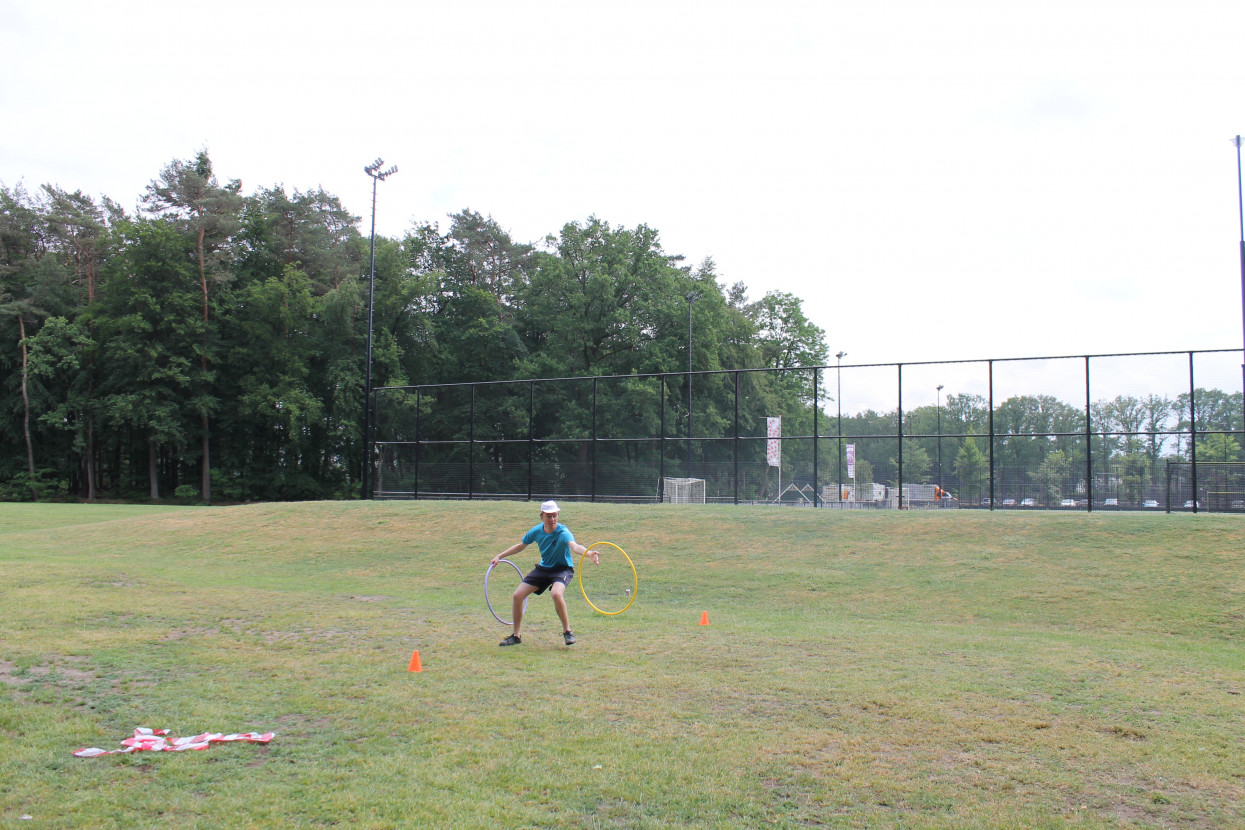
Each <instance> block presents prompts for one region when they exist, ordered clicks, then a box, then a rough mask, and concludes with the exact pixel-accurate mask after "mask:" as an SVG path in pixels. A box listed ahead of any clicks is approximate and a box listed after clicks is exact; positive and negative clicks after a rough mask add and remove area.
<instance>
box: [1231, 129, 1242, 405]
mask: <svg viewBox="0 0 1245 830" xmlns="http://www.w3.org/2000/svg"><path fill="white" fill-rule="evenodd" d="M1232 143H1233V144H1235V145H1236V215H1237V218H1238V219H1239V221H1240V223H1241V389H1242V390H1245V199H1242V197H1241V137H1240V136H1239V135H1238V136H1237V137H1236V138H1234V139H1232ZM1241 417H1242V419H1245V406H1242V408H1241ZM1241 428H1242V429H1245V420H1243V421H1242V426H1241Z"/></svg>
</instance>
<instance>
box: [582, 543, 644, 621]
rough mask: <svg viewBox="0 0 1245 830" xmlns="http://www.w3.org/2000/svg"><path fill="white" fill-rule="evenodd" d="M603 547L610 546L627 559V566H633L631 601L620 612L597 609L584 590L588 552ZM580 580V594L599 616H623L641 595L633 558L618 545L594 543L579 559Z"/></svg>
mask: <svg viewBox="0 0 1245 830" xmlns="http://www.w3.org/2000/svg"><path fill="white" fill-rule="evenodd" d="M602 545H609V546H610V547H611V548H613V549H614V550H616V551H618V552H619V553H621V554H622V555H623V559H626V560H627V564H628V565H630V566H631V599H630V600H628V602H627V604H626V605H624V606H623V607H622V608H621V609H620V610H618V611H602V610H601V609H600V608H597V606H596V605H595V604H593V602H592V600H590V599H588V592H587V591H586V590H584V559H586V558H587V556H588V551H590V550H592V549H593V548H595V547H600V546H602ZM578 579H579V592H580V593H581V594H583V595H584V601H585V602H587V603H588V604H589V605H591V606H592V610H593V611H596V612H597V613H598V614H604V615H605V616H607V617H616V616H618V615H619V614H621V613H622V612H623V611H626V610H627V609H628V608H630V607H631V603H633V602H635V595H636V594H638V593H640V577H639V575H638V574H636V572H635V563H634V562H632V561H631V557H630V556H628V555H627V552H626V551H625V550H623V549H622V548H620V547H618V545H616V544H614V543H613V542H593V543H592V544H591V545H589V546H588V549H587V550H585V551H584V552H583V554H582V555H581V556H580V557H579V575H578Z"/></svg>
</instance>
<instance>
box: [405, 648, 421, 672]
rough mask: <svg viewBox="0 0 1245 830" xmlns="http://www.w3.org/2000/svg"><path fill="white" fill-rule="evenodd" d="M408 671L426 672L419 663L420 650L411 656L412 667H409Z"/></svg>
mask: <svg viewBox="0 0 1245 830" xmlns="http://www.w3.org/2000/svg"><path fill="white" fill-rule="evenodd" d="M406 670H407V671H423V670H424V667H423V665H422V664H421V663H420V662H419V649H416V650H415V653H414V654H412V655H411V665H409V666H407V667H406Z"/></svg>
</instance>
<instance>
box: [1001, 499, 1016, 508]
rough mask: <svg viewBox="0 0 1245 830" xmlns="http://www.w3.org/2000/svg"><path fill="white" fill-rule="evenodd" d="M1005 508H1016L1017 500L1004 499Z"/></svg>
mask: <svg viewBox="0 0 1245 830" xmlns="http://www.w3.org/2000/svg"><path fill="white" fill-rule="evenodd" d="M1003 506H1004V507H1015V506H1016V500H1015V499H1003Z"/></svg>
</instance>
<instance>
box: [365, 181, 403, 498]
mask: <svg viewBox="0 0 1245 830" xmlns="http://www.w3.org/2000/svg"><path fill="white" fill-rule="evenodd" d="M384 163H385V162H384V160H383V159H380V158H377V159H376V161H374V162H372V163H371V164H368V165H366V166H364V168H363V172H364V173H367V174H368V175H369V176H371V177H372V245H371V249H372V250H371V257H370V258H371V264H370V265H369V267H368V277H367V359H366V364H367V365H366V368H365V369H364V370H363V471H362V473H363V474H362V476H361V477H360V478H361V481H362V487H363V493H362V497H363V498H364V499H368V498H371V494H370V490H371V477H372V476H371V473H372V310H373V307H374V304H375V300H376V185H377V183H378V182H382V181H384V180H385V179H387V178H389V177H390V176H392V175H393V174H394V173H397V172H398V165H396V164H395V165H393V166H392V167H390V168H389V169H388V170H385V171H383V172H377V171H379V170H380V168H381V165H383V164H384Z"/></svg>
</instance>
